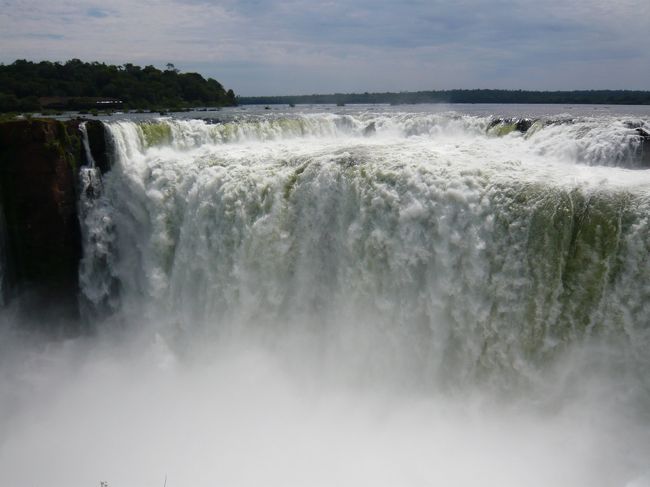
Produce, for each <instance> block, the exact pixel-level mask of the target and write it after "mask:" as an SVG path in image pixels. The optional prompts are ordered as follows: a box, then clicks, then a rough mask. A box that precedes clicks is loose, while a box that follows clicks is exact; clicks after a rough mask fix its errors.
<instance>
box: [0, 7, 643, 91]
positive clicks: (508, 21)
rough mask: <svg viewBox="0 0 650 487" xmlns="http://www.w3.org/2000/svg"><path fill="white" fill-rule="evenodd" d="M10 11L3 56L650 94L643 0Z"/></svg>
mask: <svg viewBox="0 0 650 487" xmlns="http://www.w3.org/2000/svg"><path fill="white" fill-rule="evenodd" d="M0 7H1V9H0V12H1V13H0V42H2V46H3V48H2V51H1V52H0V60H1V61H4V62H11V61H13V60H14V59H16V58H28V59H34V60H40V59H50V60H66V59H69V58H72V57H78V58H81V59H84V60H100V61H106V62H113V63H118V64H122V63H125V62H133V63H138V64H156V65H158V66H162V65H164V64H165V63H166V62H173V63H175V64H176V65H177V66H179V67H181V68H182V69H197V70H199V71H200V72H202V73H203V74H206V75H209V76H214V77H216V78H217V79H219V80H220V81H222V82H224V84H226V85H227V86H232V87H233V88H234V89H235V90H236V91H238V92H240V93H244V94H253V93H256V94H262V93H265V94H266V93H268V94H270V93H294V92H295V93H305V92H307V93H311V92H316V91H319V92H322V91H367V90H384V89H386V90H413V89H433V88H451V87H507V88H518V87H521V88H526V87H531V88H536V89H543V88H549V89H560V88H597V87H611V88H624V87H629V88H636V89H643V88H645V89H650V54H648V50H647V46H648V45H650V29H648V28H647V25H648V21H649V20H650V2H648V1H647V0H621V1H619V2H617V3H616V4H614V3H612V2H609V1H602V0H575V1H573V2H565V1H560V0H537V1H532V0H493V1H490V2H485V1H479V0H457V1H443V0H431V1H424V0H410V1H408V0H407V1H401V2H400V1H387V0H373V1H371V0H356V1H353V0H332V1H328V2H317V1H306V0H289V1H284V2H279V1H269V0H240V1H235V0H221V1H215V0H141V1H139V2H132V1H131V0H115V1H113V2H111V3H110V4H109V5H103V4H101V3H98V2H96V0H62V1H56V2H46V1H44V0H20V1H19V0H3V1H2V2H0ZM613 67H615V68H616V69H615V70H614V71H612V69H613ZM540 72H541V73H547V72H548V73H552V76H550V75H549V76H540Z"/></svg>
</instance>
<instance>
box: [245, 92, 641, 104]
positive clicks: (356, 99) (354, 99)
mask: <svg viewBox="0 0 650 487" xmlns="http://www.w3.org/2000/svg"><path fill="white" fill-rule="evenodd" d="M238 101H239V103H240V104H242V105H244V104H250V105H253V104H259V105H273V104H289V105H290V104H330V103H331V104H334V103H336V104H339V105H341V104H346V103H390V104H393V105H400V104H414V103H536V104H547V103H548V104H554V103H561V104H576V105H577V104H603V105H650V91H628V90H581V91H523V90H443V91H415V92H401V93H390V92H386V93H335V94H330V95H298V96H249V97H240V98H238Z"/></svg>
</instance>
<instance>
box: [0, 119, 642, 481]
mask: <svg viewBox="0 0 650 487" xmlns="http://www.w3.org/2000/svg"><path fill="white" fill-rule="evenodd" d="M625 121H626V120H625V119H618V118H616V119H615V118H612V117H603V118H600V119H597V118H590V119H584V120H580V121H577V122H574V123H566V124H551V125H541V124H540V126H538V127H536V128H534V129H531V131H529V132H528V133H527V134H526V135H525V136H523V135H521V134H518V133H510V134H508V135H505V136H502V137H497V136H496V135H495V134H494V133H490V132H489V131H488V126H489V124H490V118H486V117H476V116H466V115H454V114H412V113H411V114H407V113H404V114H394V113H393V114H368V113H358V114H347V115H333V114H307V115H300V116H294V117H292V118H287V117H284V116H279V117H278V116H266V117H261V118H260V117H250V118H249V119H247V120H240V121H231V122H229V123H226V124H222V125H206V124H205V123H203V122H201V121H166V122H163V123H160V124H140V125H138V124H135V123H132V122H116V123H111V124H110V126H109V130H110V133H111V136H112V143H113V144H114V165H113V168H112V170H111V171H110V172H109V173H108V174H106V175H104V177H103V181H102V182H101V185H100V186H97V183H96V182H93V183H92V184H90V186H92V187H93V188H95V187H98V188H100V190H97V191H93V193H92V194H91V195H88V194H85V195H82V198H81V201H80V205H81V211H80V214H81V218H82V228H83V236H84V246H85V248H84V258H83V260H82V263H81V268H80V276H81V282H82V294H83V301H84V309H86V310H87V312H88V313H89V317H90V318H89V319H90V320H91V325H92V327H93V328H94V330H95V334H96V336H93V337H90V338H86V339H78V340H73V341H69V342H65V343H51V344H48V345H47V346H44V345H42V344H40V343H39V342H37V343H36V344H34V343H31V342H30V338H29V337H28V338H21V337H20V336H15V335H16V333H14V332H11V333H10V332H7V338H6V340H5V341H4V343H7V344H11V347H9V346H6V347H5V349H4V350H3V351H4V352H5V353H3V354H2V357H3V358H2V359H1V360H2V362H0V386H2V390H4V391H7V392H5V393H4V394H2V395H1V396H0V400H1V402H0V410H2V411H5V412H4V413H3V414H0V433H1V437H2V443H0V467H2V468H0V484H3V485H5V484H6V485H17V486H21V485H93V484H94V485H97V484H98V483H99V481H101V480H107V481H109V485H111V486H121V485H129V486H130V485H134V486H135V485H138V486H140V485H152V486H154V485H162V484H163V481H164V478H165V475H167V478H168V483H167V485H169V486H173V485H191V486H202V485H251V486H253V485H283V486H286V485H350V486H357V485H370V484H372V485H387V486H388V485H421V484H426V485H431V484H432V485H505V486H510V485H513V486H514V485H527V486H528V485H533V486H534V485H540V486H548V485H554V486H583V485H584V486H600V485H602V486H610V485H611V486H625V485H629V486H632V485H634V486H640V485H648V480H649V479H648V475H649V472H650V461H649V460H648V458H650V427H649V426H648V424H649V423H648V418H649V413H650V409H649V408H650V394H649V393H650V380H649V379H648V377H649V376H648V373H647V372H648V370H649V366H650V363H649V360H650V359H649V358H648V357H650V355H649V354H648V350H649V346H650V331H649V327H648V316H650V299H649V298H650V285H649V284H648V283H649V282H650V279H649V278H650V260H649V259H648V245H649V242H650V233H649V232H650V227H649V223H650V222H649V221H648V218H649V217H648V215H649V214H650V213H649V210H650V208H649V206H650V174H649V173H650V171H638V170H636V171H632V170H628V169H624V168H617V167H603V166H615V165H630V161H632V160H633V158H632V156H631V154H633V153H634V151H636V150H637V147H635V146H633V143H632V142H630V140H631V139H630V137H631V135H630V133H629V130H630V129H627V128H626V127H625V126H624V122H625ZM373 122H374V127H375V133H368V134H366V135H364V131H365V132H369V131H368V130H366V129H367V127H368V126H369V125H370V124H371V123H373ZM642 123H645V126H646V127H647V126H648V123H647V121H642ZM626 130H628V132H626ZM628 139H630V140H628ZM630 147H631V148H630ZM626 151H627V152H626ZM585 162H586V163H587V164H594V165H593V166H592V167H590V166H588V165H585V164H584V163H585ZM88 174H90V172H88ZM92 174H95V175H96V174H97V173H95V172H93V173H92ZM84 181H85V179H84ZM86 183H87V181H86V182H85V183H84V184H86ZM84 187H87V185H86V186H84ZM7 313H9V311H7ZM101 316H103V318H101ZM5 319H7V320H10V317H9V316H8V315H7V316H5ZM9 335H11V336H9ZM16 356H18V357H19V358H20V361H19V360H18V359H16ZM36 466H38V468H36Z"/></svg>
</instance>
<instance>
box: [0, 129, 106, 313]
mask: <svg viewBox="0 0 650 487" xmlns="http://www.w3.org/2000/svg"><path fill="white" fill-rule="evenodd" d="M78 126H79V121H70V122H60V121H55V120H21V121H12V122H5V123H2V124H0V206H1V213H2V215H1V216H0V221H1V222H2V226H3V228H2V229H0V233H1V234H2V241H3V244H4V245H3V246H2V247H3V250H4V252H3V253H4V255H3V256H2V263H1V264H0V265H1V267H2V280H3V283H2V284H3V286H2V291H3V301H4V302H5V303H6V302H8V301H11V300H12V299H13V298H15V297H17V296H20V300H17V302H18V303H19V307H20V309H21V311H23V312H24V313H25V314H27V315H29V317H31V318H35V319H40V317H41V316H42V317H45V316H47V318H48V322H51V321H52V319H53V318H57V317H60V318H61V321H62V322H68V323H69V322H71V319H74V318H76V317H77V315H78V311H77V309H78V306H77V294H78V264H79V259H80V255H81V244H80V230H79V221H78V217H77V189H76V187H77V175H78V169H79V167H80V165H81V164H82V163H83V160H84V155H83V152H84V151H83V148H82V141H81V139H80V132H79V129H78ZM89 128H90V127H89ZM102 130H103V128H102ZM100 150H101V149H100ZM98 159H99V157H98ZM72 321H74V320H72Z"/></svg>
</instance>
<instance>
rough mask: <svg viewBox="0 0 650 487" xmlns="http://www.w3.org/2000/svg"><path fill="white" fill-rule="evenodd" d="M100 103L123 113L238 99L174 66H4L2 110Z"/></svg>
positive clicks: (215, 83) (228, 103) (72, 107)
mask: <svg viewBox="0 0 650 487" xmlns="http://www.w3.org/2000/svg"><path fill="white" fill-rule="evenodd" d="M107 100H108V101H107ZM99 103H104V105H103V106H119V108H122V109H160V108H166V109H173V108H187V107H192V106H231V105H235V104H236V103H237V98H236V96H235V93H234V92H233V91H232V90H231V89H229V90H226V89H225V88H224V87H223V86H222V85H221V83H219V82H218V81H216V80H214V79H212V78H208V79H205V78H203V76H201V75H200V74H198V73H181V72H180V71H179V70H178V69H176V68H175V67H174V65H173V64H167V66H166V69H164V70H160V69H157V68H156V67H154V66H145V67H144V68H142V67H140V66H135V65H133V64H124V65H121V66H115V65H110V64H104V63H99V62H90V63H88V62H83V61H80V60H79V59H71V60H69V61H67V62H65V63H59V62H50V61H41V62H31V61H26V60H17V61H15V62H13V63H11V64H8V65H4V64H0V112H32V111H40V110H43V109H47V108H56V109H70V110H76V109H80V108H90V107H91V106H92V105H93V104H99ZM100 106H101V105H100Z"/></svg>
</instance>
